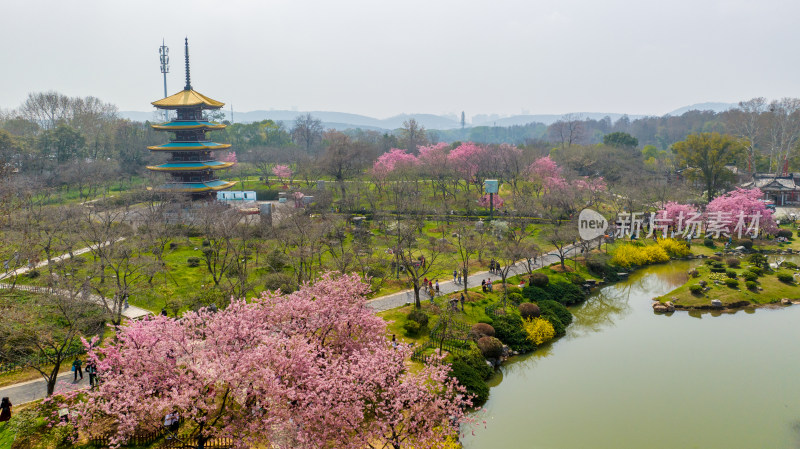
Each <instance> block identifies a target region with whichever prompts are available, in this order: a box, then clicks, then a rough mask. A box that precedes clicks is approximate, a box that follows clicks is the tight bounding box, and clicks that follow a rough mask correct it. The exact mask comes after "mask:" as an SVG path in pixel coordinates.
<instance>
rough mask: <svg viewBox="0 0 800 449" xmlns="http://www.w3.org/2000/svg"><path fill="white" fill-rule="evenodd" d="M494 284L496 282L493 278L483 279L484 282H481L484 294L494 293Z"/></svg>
mask: <svg viewBox="0 0 800 449" xmlns="http://www.w3.org/2000/svg"><path fill="white" fill-rule="evenodd" d="M493 282H494V281H492V278H489V279H483V280H482V281H481V290H482V291H483V292H484V293H489V292H493V291H494V287H493Z"/></svg>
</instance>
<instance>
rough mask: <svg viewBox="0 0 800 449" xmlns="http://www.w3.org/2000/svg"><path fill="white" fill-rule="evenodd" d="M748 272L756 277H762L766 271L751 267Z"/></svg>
mask: <svg viewBox="0 0 800 449" xmlns="http://www.w3.org/2000/svg"><path fill="white" fill-rule="evenodd" d="M748 271H750V272H751V273H753V274H755V275H756V276H761V275H762V274H764V269H762V268H761V267H750V268H748Z"/></svg>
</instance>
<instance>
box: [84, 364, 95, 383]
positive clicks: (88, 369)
mask: <svg viewBox="0 0 800 449" xmlns="http://www.w3.org/2000/svg"><path fill="white" fill-rule="evenodd" d="M86 373H87V374H89V388H92V387H96V386H97V365H95V364H94V362H92V361H89V362H87V363H86Z"/></svg>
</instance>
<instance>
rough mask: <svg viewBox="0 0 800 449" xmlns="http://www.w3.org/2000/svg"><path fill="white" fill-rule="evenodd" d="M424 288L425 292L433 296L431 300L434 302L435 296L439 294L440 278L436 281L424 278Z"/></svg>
mask: <svg viewBox="0 0 800 449" xmlns="http://www.w3.org/2000/svg"><path fill="white" fill-rule="evenodd" d="M422 288H423V289H425V292H426V293H427V294H428V296H429V297H430V298H431V302H433V298H435V297H436V296H438V295H439V280H438V279H436V281H435V282H434V281H429V280H428V278H425V279H423V280H422Z"/></svg>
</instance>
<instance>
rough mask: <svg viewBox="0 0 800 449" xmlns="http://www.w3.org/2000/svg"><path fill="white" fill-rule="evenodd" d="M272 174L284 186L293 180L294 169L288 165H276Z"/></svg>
mask: <svg viewBox="0 0 800 449" xmlns="http://www.w3.org/2000/svg"><path fill="white" fill-rule="evenodd" d="M272 174H273V175H275V176H277V177H278V179H279V180H280V181H281V182H282V183H283V185H286V183H287V182H288V181H290V180H291V178H292V169H291V168H289V166H288V165H282V164H276V165H275V166H274V167H272Z"/></svg>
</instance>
